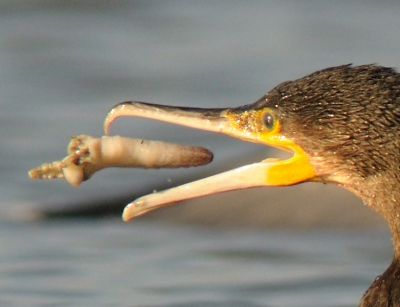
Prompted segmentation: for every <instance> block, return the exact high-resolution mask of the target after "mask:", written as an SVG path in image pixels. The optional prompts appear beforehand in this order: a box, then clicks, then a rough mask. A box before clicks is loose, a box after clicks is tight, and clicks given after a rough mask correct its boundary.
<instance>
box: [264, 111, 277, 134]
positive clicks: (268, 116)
mask: <svg viewBox="0 0 400 307" xmlns="http://www.w3.org/2000/svg"><path fill="white" fill-rule="evenodd" d="M274 124H275V117H274V115H273V114H272V113H269V112H266V113H265V114H264V125H265V127H266V128H267V129H268V130H272V128H274Z"/></svg>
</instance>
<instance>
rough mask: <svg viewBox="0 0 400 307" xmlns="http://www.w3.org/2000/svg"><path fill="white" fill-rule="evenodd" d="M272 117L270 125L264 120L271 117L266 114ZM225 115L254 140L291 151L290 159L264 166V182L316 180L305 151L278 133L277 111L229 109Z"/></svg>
mask: <svg viewBox="0 0 400 307" xmlns="http://www.w3.org/2000/svg"><path fill="white" fill-rule="evenodd" d="M271 116H272V117H273V118H272V120H273V124H271V123H270V122H268V123H267V122H266V120H268V119H270V118H267V117H271ZM226 117H227V118H228V119H229V121H230V124H231V126H232V127H233V128H234V129H237V130H239V131H242V132H245V134H247V135H248V136H250V135H251V136H252V138H253V139H254V141H257V142H260V143H264V144H267V145H270V146H273V147H276V148H279V149H282V150H285V151H290V152H293V156H292V157H291V158H289V159H287V160H283V161H277V162H274V163H273V165H270V166H269V167H268V168H267V169H266V173H267V174H266V185H274V186H282V185H293V184H297V183H299V182H303V181H317V180H319V179H318V178H317V177H316V175H315V171H314V168H313V167H312V165H311V164H310V162H309V160H308V157H307V155H306V153H305V152H304V150H303V149H302V148H301V147H300V146H298V145H297V144H296V143H295V142H294V141H292V140H290V139H287V138H286V137H285V136H284V135H282V134H281V129H280V127H281V125H280V121H279V118H278V116H277V113H276V110H273V109H270V108H265V109H261V110H248V111H244V112H242V113H234V112H229V113H227V114H226ZM267 125H270V127H267ZM267 160H268V159H267Z"/></svg>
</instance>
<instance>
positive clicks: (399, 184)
mask: <svg viewBox="0 0 400 307" xmlns="http://www.w3.org/2000/svg"><path fill="white" fill-rule="evenodd" d="M351 190H352V191H353V192H354V193H355V194H357V195H358V196H359V197H360V198H361V199H362V200H363V201H364V203H365V204H367V205H368V206H370V207H371V208H373V209H374V210H375V211H377V212H378V213H379V214H380V215H382V216H383V217H384V218H385V220H386V221H387V223H388V225H389V228H390V231H391V232H392V241H393V247H394V258H395V259H400V181H399V178H397V174H386V175H385V176H383V175H382V176H377V177H373V178H372V179H369V180H365V181H364V182H362V183H361V182H358V183H357V184H356V185H353V186H352V188H351Z"/></svg>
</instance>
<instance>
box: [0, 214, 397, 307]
mask: <svg viewBox="0 0 400 307" xmlns="http://www.w3.org/2000/svg"><path fill="white" fill-rule="evenodd" d="M0 231H1V234H2V236H1V238H0V244H1V251H0V263H1V267H0V272H1V274H0V284H1V287H0V293H1V298H0V303H1V305H2V306H149V307H150V306H199V307H200V306H201V307H206V306H210V307H211V306H221V307H222V306H226V307H229V306H285V307H289V306H296V307H299V306H304V307H306V306H307V307H312V306H318V307H321V306H355V305H356V302H358V301H359V299H360V297H361V295H362V294H363V292H364V291H365V290H366V288H367V286H369V284H371V283H372V281H373V279H374V278H375V276H376V275H377V274H379V273H381V272H383V270H384V269H385V267H386V266H388V265H389V262H390V257H391V252H390V249H391V246H390V240H389V234H388V233H383V232H376V231H375V232H367V231H363V232H361V231H360V232H355V231H353V232H349V231H346V232H345V231H305V232H293V231H282V230H281V231H255V230H252V231H249V230H248V231H244V230H242V231H238V230H233V229H225V230H222V229H206V228H195V227H173V226H171V225H169V226H166V225H159V224H152V223H142V222H140V221H138V222H135V223H132V224H122V223H120V222H119V221H116V220H109V221H104V220H103V221H90V222H89V221H86V222H85V221H76V222H68V223H67V222H62V223H61V222H57V223H55V222H54V223H50V222H48V223H38V224H19V223H13V224H9V223H2V224H0Z"/></svg>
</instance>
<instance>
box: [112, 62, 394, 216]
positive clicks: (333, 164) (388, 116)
mask: <svg viewBox="0 0 400 307" xmlns="http://www.w3.org/2000/svg"><path fill="white" fill-rule="evenodd" d="M120 116H140V117H147V118H152V119H158V120H162V121H167V122H171V123H175V124H180V125H184V126H189V127H193V128H197V129H203V130H209V131H214V132H218V133H224V134H227V135H229V136H232V137H236V138H239V139H242V140H244V141H250V142H255V143H261V144H265V145H268V146H273V147H276V148H279V149H282V150H285V151H289V152H292V153H293V155H292V156H291V157H290V158H289V159H286V160H270V159H266V160H264V161H261V162H259V163H254V164H251V165H246V166H243V167H241V168H238V169H235V170H232V171H228V172H225V173H222V174H219V175H215V176H212V177H209V178H205V179H202V180H199V181H195V182H192V183H189V184H186V185H183V186H180V187H176V188H172V189H169V190H166V191H163V192H159V193H154V194H151V195H148V196H144V197H141V198H139V199H137V200H136V201H134V202H133V203H131V204H130V205H128V206H127V208H126V209H125V211H124V215H123V217H124V219H125V220H130V219H132V218H133V217H136V216H138V215H142V214H144V213H147V212H148V211H151V210H153V209H155V208H158V207H161V206H164V205H167V204H172V203H175V202H177V201H180V200H184V199H188V198H194V197H199V196H203V195H208V194H213V193H218V192H223V191H228V190H236V189H242V188H250V187H255V186H284V185H294V184H298V183H302V182H306V181H321V182H331V183H336V184H339V185H341V186H343V187H345V188H347V189H348V190H350V191H352V192H354V193H355V194H357V195H358V196H360V197H361V198H362V199H363V200H364V201H365V202H366V203H368V204H370V205H371V206H373V207H375V209H377V210H378V211H379V212H380V213H382V214H383V215H384V216H385V217H386V218H388V216H387V214H386V213H387V211H390V210H388V209H387V205H383V204H382V203H381V202H379V201H375V199H382V197H381V196H382V195H381V194H382V193H384V192H383V191H384V190H385V188H384V187H385V186H390V185H393V186H394V185H395V184H394V183H399V182H400V179H399V175H398V173H399V167H400V163H399V162H400V161H399V157H400V155H399V150H400V143H399V142H400V75H399V74H397V73H396V72H394V70H392V69H390V68H384V67H379V66H375V65H364V66H357V67H352V66H350V65H343V66H338V67H332V68H328V69H324V70H321V71H317V72H315V73H313V74H311V75H308V76H306V77H303V78H301V79H298V80H295V81H289V82H284V83H282V84H280V85H278V86H277V87H275V88H274V89H272V90H271V91H269V92H268V93H267V94H266V95H264V96H263V97H261V98H260V99H259V100H257V101H256V102H255V103H253V104H249V105H245V106H242V107H237V108H228V109H200V108H185V107H172V106H163V105H156V104H149V103H142V102H124V103H121V104H118V105H116V106H115V107H114V108H112V109H111V111H110V112H109V114H108V116H107V118H106V120H105V130H106V133H107V132H108V128H109V126H110V124H111V122H112V121H113V120H115V119H116V118H117V117H120ZM398 201H400V199H399V200H398ZM385 206H386V207H385Z"/></svg>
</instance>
